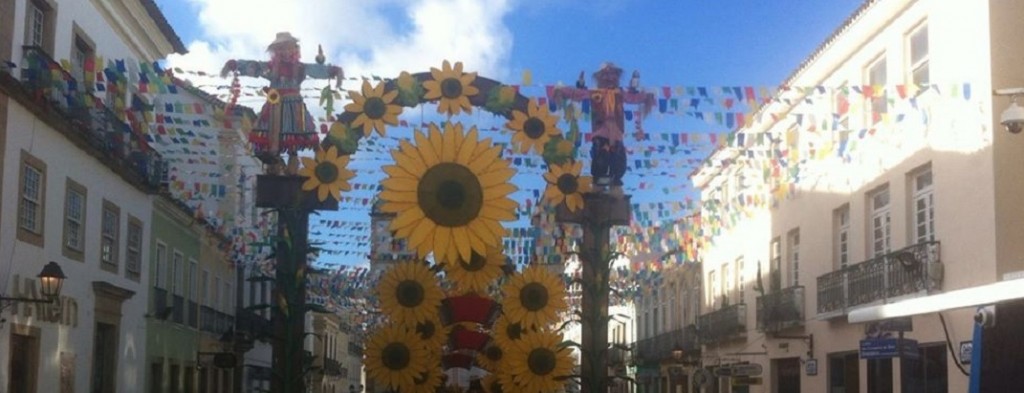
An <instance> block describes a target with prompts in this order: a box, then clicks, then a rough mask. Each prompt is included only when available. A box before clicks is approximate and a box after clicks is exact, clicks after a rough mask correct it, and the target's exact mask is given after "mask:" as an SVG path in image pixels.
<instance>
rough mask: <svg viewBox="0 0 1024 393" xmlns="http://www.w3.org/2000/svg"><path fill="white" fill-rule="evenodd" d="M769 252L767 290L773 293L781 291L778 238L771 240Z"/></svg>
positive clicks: (780, 261)
mask: <svg viewBox="0 0 1024 393" xmlns="http://www.w3.org/2000/svg"><path fill="white" fill-rule="evenodd" d="M769 252H770V253H771V255H769V258H770V259H769V266H768V288H769V292H775V291H778V290H780V289H782V273H781V269H782V241H781V240H779V238H774V239H772V243H771V247H770V248H769Z"/></svg>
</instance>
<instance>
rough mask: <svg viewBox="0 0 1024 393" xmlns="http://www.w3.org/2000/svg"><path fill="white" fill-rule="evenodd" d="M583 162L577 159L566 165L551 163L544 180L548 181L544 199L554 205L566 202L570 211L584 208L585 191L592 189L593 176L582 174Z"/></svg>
mask: <svg viewBox="0 0 1024 393" xmlns="http://www.w3.org/2000/svg"><path fill="white" fill-rule="evenodd" d="M581 169H583V163H581V162H579V161H576V162H574V163H568V164H565V165H551V166H549V167H548V171H547V172H545V173H544V181H546V182H547V183H548V186H547V188H546V189H545V190H544V200H546V201H548V202H549V203H551V204H552V205H558V204H561V203H562V202H565V205H566V207H568V208H569V211H570V212H576V211H577V210H579V209H581V208H583V192H584V191H587V190H590V187H591V182H592V180H591V177H590V176H580V170H581Z"/></svg>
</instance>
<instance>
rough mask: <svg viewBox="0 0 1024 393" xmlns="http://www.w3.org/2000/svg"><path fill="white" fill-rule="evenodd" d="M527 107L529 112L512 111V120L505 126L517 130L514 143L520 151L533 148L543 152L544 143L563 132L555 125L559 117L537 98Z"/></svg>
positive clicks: (538, 152) (525, 151) (524, 151)
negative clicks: (540, 103)
mask: <svg viewBox="0 0 1024 393" xmlns="http://www.w3.org/2000/svg"><path fill="white" fill-rule="evenodd" d="M526 108H527V109H526V111H527V113H523V112H522V111H512V120H509V122H508V123H505V127H507V128H508V129H510V130H512V131H513V132H515V134H513V135H512V144H513V145H514V146H516V148H518V149H519V152H520V153H524V154H525V153H527V152H529V151H530V150H533V151H535V152H537V154H541V153H543V152H544V144H546V143H548V140H549V139H551V137H553V136H555V135H559V134H561V131H559V130H558V127H556V126H555V124H557V123H558V117H556V116H554V115H552V114H551V113H550V112H548V107H547V106H541V105H539V104H538V103H537V100H536V99H531V100H530V102H529V103H528V104H527V105H526Z"/></svg>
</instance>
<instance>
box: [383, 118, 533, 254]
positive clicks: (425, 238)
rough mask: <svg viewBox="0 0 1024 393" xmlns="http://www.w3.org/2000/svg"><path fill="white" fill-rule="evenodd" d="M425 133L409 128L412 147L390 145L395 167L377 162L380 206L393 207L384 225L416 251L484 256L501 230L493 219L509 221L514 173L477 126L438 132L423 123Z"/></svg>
mask: <svg viewBox="0 0 1024 393" xmlns="http://www.w3.org/2000/svg"><path fill="white" fill-rule="evenodd" d="M429 128H430V131H429V136H428V135H426V134H424V133H423V132H420V131H416V132H415V140H416V144H417V146H414V145H412V144H411V143H409V142H408V141H401V142H400V145H399V149H396V150H392V151H391V156H392V157H394V159H395V164H396V165H387V166H384V168H383V169H384V172H386V173H387V174H388V178H387V179H384V181H382V182H381V185H383V186H384V190H383V191H381V193H380V198H381V200H383V201H384V203H383V204H382V205H381V211H383V212H385V213H395V214H396V216H395V219H394V220H392V221H391V226H390V229H391V230H393V231H395V237H397V238H400V239H407V240H408V242H409V243H408V244H409V247H410V248H411V249H415V250H416V252H417V253H418V254H419V256H420V257H424V256H426V255H427V254H428V253H430V252H431V251H433V253H434V259H435V260H438V261H451V260H454V259H455V258H456V257H459V258H462V259H463V260H470V258H472V252H473V251H476V252H477V253H480V254H484V255H486V254H485V253H486V252H487V248H488V247H496V246H498V244H500V243H501V238H502V236H504V234H505V229H504V228H502V226H501V223H500V222H499V221H509V220H514V219H516V215H515V209H516V206H517V204H516V202H515V201H513V200H512V199H510V198H509V197H508V195H509V194H511V193H512V192H514V191H515V190H516V186H514V185H512V184H510V183H509V182H508V180H509V179H511V178H512V175H513V174H515V170H514V169H512V168H511V167H510V166H509V163H508V161H506V160H503V159H502V158H501V157H500V154H501V150H502V148H501V146H491V141H490V139H489V138H488V139H484V140H482V141H481V140H478V136H477V130H476V127H472V128H470V130H469V132H468V133H467V134H465V135H464V134H463V132H462V124H458V123H456V124H452V123H446V124H445V126H444V132H443V133H442V132H441V130H439V129H438V127H437V125H435V124H430V127H429Z"/></svg>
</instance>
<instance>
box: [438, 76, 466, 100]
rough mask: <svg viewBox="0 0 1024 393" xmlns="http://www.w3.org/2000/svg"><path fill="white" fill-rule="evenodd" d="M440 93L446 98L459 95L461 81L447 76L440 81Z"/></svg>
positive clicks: (460, 92) (460, 93) (460, 94)
mask: <svg viewBox="0 0 1024 393" xmlns="http://www.w3.org/2000/svg"><path fill="white" fill-rule="evenodd" d="M441 95H442V96H444V98H448V99H454V98H459V97H461V96H462V81H460V80H459V79H458V78H448V79H445V80H443V81H441Z"/></svg>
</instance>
